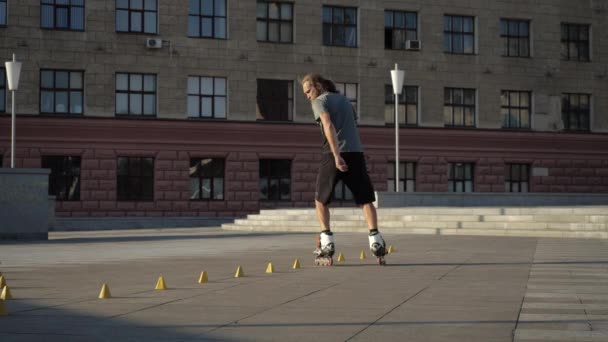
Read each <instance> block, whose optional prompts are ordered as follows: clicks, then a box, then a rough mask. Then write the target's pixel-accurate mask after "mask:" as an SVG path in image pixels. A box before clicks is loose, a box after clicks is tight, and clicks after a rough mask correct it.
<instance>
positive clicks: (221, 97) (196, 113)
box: [188, 76, 226, 119]
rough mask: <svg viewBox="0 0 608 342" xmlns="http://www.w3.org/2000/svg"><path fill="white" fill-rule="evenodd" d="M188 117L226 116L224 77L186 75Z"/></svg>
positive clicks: (223, 117) (221, 117) (222, 117)
mask: <svg viewBox="0 0 608 342" xmlns="http://www.w3.org/2000/svg"><path fill="white" fill-rule="evenodd" d="M188 117H190V118H216V119H217V118H220V119H225V118H226V78H224V77H199V76H190V77H188Z"/></svg>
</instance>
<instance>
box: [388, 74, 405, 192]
mask: <svg viewBox="0 0 608 342" xmlns="http://www.w3.org/2000/svg"><path fill="white" fill-rule="evenodd" d="M404 76H405V71H403V70H399V66H398V65H397V63H395V70H391V79H392V81H393V93H394V94H395V192H399V94H401V90H402V89H403V79H404Z"/></svg>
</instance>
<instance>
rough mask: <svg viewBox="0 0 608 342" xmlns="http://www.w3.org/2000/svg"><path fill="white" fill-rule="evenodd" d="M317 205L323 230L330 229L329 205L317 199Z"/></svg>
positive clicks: (318, 216)
mask: <svg viewBox="0 0 608 342" xmlns="http://www.w3.org/2000/svg"><path fill="white" fill-rule="evenodd" d="M315 207H316V209H317V219H318V220H319V223H320V224H321V231H325V230H327V231H329V230H330V228H329V206H328V205H326V204H323V203H322V202H319V201H317V200H315Z"/></svg>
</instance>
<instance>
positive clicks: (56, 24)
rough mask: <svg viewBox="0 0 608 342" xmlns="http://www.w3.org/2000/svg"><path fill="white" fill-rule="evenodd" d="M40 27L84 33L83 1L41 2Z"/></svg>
mask: <svg viewBox="0 0 608 342" xmlns="http://www.w3.org/2000/svg"><path fill="white" fill-rule="evenodd" d="M40 27H42V28H49V29H59V30H74V31H84V0H41V2H40Z"/></svg>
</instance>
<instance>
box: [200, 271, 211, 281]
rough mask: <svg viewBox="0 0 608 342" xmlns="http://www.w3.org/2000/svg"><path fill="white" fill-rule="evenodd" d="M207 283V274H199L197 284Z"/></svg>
mask: <svg viewBox="0 0 608 342" xmlns="http://www.w3.org/2000/svg"><path fill="white" fill-rule="evenodd" d="M207 282H209V279H208V277H207V272H205V271H203V272H201V276H200V277H198V283H199V284H204V283H207Z"/></svg>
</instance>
